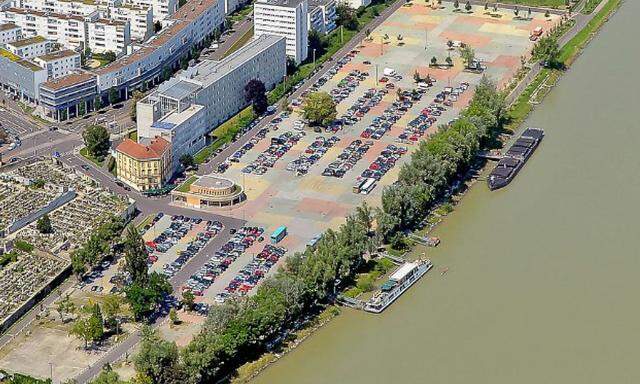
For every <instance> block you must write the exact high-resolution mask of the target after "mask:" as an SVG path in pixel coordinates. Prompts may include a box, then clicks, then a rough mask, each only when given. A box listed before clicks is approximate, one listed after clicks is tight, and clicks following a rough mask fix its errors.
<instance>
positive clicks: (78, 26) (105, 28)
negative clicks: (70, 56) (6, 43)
mask: <svg viewBox="0 0 640 384" xmlns="http://www.w3.org/2000/svg"><path fill="white" fill-rule="evenodd" d="M0 23H14V24H15V25H17V26H19V27H21V28H22V34H23V35H24V36H25V37H34V36H43V37H44V38H46V39H48V40H51V41H55V42H57V43H58V44H60V45H62V46H64V47H66V48H69V49H74V50H80V49H85V48H87V47H89V48H91V50H92V51H93V52H97V53H103V52H107V51H113V52H114V53H116V55H121V54H124V53H126V51H127V47H128V46H129V44H131V35H130V25H129V23H128V22H126V23H123V22H120V21H112V20H107V19H104V18H101V17H100V14H99V12H94V13H92V14H90V15H88V16H78V15H69V14H60V13H53V12H45V11H36V10H26V9H21V8H7V9H5V10H2V11H0Z"/></svg>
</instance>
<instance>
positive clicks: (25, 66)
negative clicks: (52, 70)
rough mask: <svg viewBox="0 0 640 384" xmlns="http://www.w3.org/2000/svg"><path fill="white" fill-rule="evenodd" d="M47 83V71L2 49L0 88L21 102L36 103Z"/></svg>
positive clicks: (0, 51) (0, 55) (0, 54)
mask: <svg viewBox="0 0 640 384" xmlns="http://www.w3.org/2000/svg"><path fill="white" fill-rule="evenodd" d="M45 81H47V71H46V70H45V69H44V68H41V67H40V66H38V65H36V64H35V63H34V62H32V61H30V60H25V59H23V58H21V57H20V56H17V55H15V54H13V53H11V52H10V51H8V50H6V49H4V48H0V86H1V87H2V89H3V90H4V91H6V92H8V93H10V94H12V95H15V96H17V97H18V98H19V99H20V100H21V101H26V102H30V103H34V102H36V100H38V98H39V87H40V85H41V84H43V83H44V82H45Z"/></svg>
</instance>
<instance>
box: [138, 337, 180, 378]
mask: <svg viewBox="0 0 640 384" xmlns="http://www.w3.org/2000/svg"><path fill="white" fill-rule="evenodd" d="M179 358H180V355H179V354H178V346H177V345H176V343H175V342H169V341H165V340H162V338H161V337H160V335H158V333H157V332H156V331H155V330H153V329H152V328H151V327H149V326H145V327H144V328H143V330H142V342H141V343H140V352H139V353H138V354H137V355H136V356H135V358H134V364H135V367H136V371H137V372H139V373H141V374H143V375H145V376H147V377H149V378H150V379H151V382H152V383H178V382H182V381H186V379H187V377H186V375H185V372H184V369H183V368H182V366H181V364H180V360H179ZM179 378H182V380H176V379H179Z"/></svg>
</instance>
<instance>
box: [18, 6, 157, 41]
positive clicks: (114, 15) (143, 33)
mask: <svg viewBox="0 0 640 384" xmlns="http://www.w3.org/2000/svg"><path fill="white" fill-rule="evenodd" d="M16 5H17V7H16V8H20V9H25V10H30V11H40V12H52V13H57V14H61V15H72V16H81V17H86V16H91V15H93V14H94V13H96V12H97V17H98V18H105V19H113V20H116V21H122V22H127V21H128V22H129V24H130V26H131V38H132V39H136V40H140V41H142V40H144V39H146V38H147V37H149V36H151V35H152V34H153V9H152V8H151V7H150V6H144V7H139V6H135V5H130V4H123V3H122V0H115V1H107V0H104V1H94V0H83V1H79V0H78V1H71V0H19V1H16Z"/></svg>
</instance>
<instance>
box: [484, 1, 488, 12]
mask: <svg viewBox="0 0 640 384" xmlns="http://www.w3.org/2000/svg"><path fill="white" fill-rule="evenodd" d="M484 10H485V11H488V10H489V2H488V1H487V2H485V3H484Z"/></svg>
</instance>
